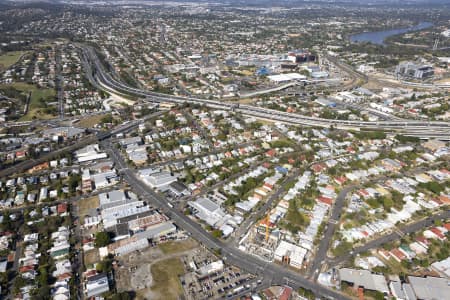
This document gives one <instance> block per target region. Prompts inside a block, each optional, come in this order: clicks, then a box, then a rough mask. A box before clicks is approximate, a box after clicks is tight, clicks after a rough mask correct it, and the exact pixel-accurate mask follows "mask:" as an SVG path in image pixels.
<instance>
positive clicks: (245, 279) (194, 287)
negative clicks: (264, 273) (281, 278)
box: [181, 249, 256, 300]
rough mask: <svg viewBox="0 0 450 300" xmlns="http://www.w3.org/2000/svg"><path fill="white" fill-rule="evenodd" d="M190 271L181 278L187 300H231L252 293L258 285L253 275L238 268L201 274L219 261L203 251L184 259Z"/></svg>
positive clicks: (225, 266) (225, 268) (228, 267)
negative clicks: (246, 292) (224, 299)
mask: <svg viewBox="0 0 450 300" xmlns="http://www.w3.org/2000/svg"><path fill="white" fill-rule="evenodd" d="M183 261H184V264H185V267H186V269H187V270H188V271H189V272H188V273H186V274H185V275H184V276H183V277H182V278H181V284H182V286H183V289H184V293H185V296H186V299H192V300H197V299H223V298H231V297H232V296H233V295H234V296H236V295H238V294H241V293H242V292H243V291H250V290H251V289H252V288H253V285H255V284H256V283H255V282H254V281H255V277H254V276H253V275H249V274H245V273H243V272H241V271H240V270H239V268H236V267H230V266H227V265H224V267H223V269H221V270H219V271H215V272H212V273H209V274H207V275H204V274H201V273H200V272H199V270H201V269H202V267H204V266H208V265H210V264H211V263H213V262H216V261H218V258H216V257H215V256H213V255H212V254H210V253H208V252H206V251H204V250H203V249H201V250H197V251H196V253H195V254H194V255H192V256H186V257H185V258H183Z"/></svg>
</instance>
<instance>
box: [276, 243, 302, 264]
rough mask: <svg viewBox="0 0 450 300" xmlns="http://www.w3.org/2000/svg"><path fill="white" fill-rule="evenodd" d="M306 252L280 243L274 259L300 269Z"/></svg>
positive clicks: (294, 246)
mask: <svg viewBox="0 0 450 300" xmlns="http://www.w3.org/2000/svg"><path fill="white" fill-rule="evenodd" d="M307 252H308V251H307V250H306V249H305V248H302V247H299V246H297V245H294V244H291V243H289V242H286V241H281V242H280V244H279V245H278V247H277V249H276V250H275V253H274V259H275V260H276V261H279V262H287V263H289V265H290V266H292V267H294V268H298V269H300V268H301V267H302V264H303V260H304V259H305V256H306V253H307Z"/></svg>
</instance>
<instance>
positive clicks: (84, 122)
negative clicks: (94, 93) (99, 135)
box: [76, 114, 105, 128]
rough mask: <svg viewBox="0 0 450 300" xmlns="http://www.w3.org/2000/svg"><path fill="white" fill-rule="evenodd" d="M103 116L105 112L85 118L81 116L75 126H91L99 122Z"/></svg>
mask: <svg viewBox="0 0 450 300" xmlns="http://www.w3.org/2000/svg"><path fill="white" fill-rule="evenodd" d="M104 116H105V114H101V115H94V116H90V117H86V118H82V119H81V120H80V122H78V124H76V126H79V127H83V128H93V127H94V126H95V125H97V124H98V123H100V121H101V119H102V118H103V117H104Z"/></svg>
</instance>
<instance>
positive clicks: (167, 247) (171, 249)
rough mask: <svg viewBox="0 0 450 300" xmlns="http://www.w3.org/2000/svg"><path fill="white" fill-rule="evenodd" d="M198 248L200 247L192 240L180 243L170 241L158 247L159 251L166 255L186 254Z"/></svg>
mask: <svg viewBox="0 0 450 300" xmlns="http://www.w3.org/2000/svg"><path fill="white" fill-rule="evenodd" d="M197 246H198V245H197V243H196V242H195V241H194V240H192V239H187V240H184V241H180V242H172V241H170V242H167V243H163V244H160V245H158V247H159V249H161V251H162V252H163V253H164V254H172V253H178V252H184V251H187V250H191V249H194V248H196V247H197Z"/></svg>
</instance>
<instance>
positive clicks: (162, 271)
mask: <svg viewBox="0 0 450 300" xmlns="http://www.w3.org/2000/svg"><path fill="white" fill-rule="evenodd" d="M151 270H152V277H153V285H152V288H151V290H152V291H153V292H154V293H155V294H157V296H156V295H155V296H156V297H157V299H164V300H169V299H174V300H176V299H178V298H179V297H180V295H182V294H183V288H182V287H181V283H180V280H179V278H178V276H180V275H182V274H183V273H184V267H183V263H182V262H181V260H180V259H179V258H169V259H166V260H161V261H159V262H157V263H155V264H154V265H152V269H151Z"/></svg>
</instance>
